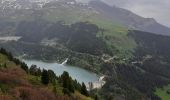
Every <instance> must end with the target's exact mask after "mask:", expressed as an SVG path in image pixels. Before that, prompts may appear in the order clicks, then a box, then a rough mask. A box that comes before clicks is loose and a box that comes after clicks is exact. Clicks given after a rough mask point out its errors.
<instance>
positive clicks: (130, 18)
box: [89, 0, 170, 35]
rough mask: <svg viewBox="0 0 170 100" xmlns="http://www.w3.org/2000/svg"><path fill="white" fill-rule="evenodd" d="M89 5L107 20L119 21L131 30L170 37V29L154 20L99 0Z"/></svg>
mask: <svg viewBox="0 0 170 100" xmlns="http://www.w3.org/2000/svg"><path fill="white" fill-rule="evenodd" d="M89 5H90V6H91V7H93V8H94V9H95V10H96V11H98V12H100V14H101V15H103V16H105V17H106V18H108V19H110V20H117V21H119V22H121V23H122V24H124V25H125V26H127V27H128V28H130V29H136V30H141V31H146V32H151V33H156V34H162V35H170V28H168V27H166V26H163V25H161V24H159V23H157V21H156V20H155V19H153V18H143V17H141V16H138V15H136V14H134V13H132V12H130V11H128V10H126V9H122V8H118V7H116V6H113V7H112V6H109V5H107V4H105V3H103V2H102V1H99V0H94V1H90V3H89Z"/></svg>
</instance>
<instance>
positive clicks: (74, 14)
mask: <svg viewBox="0 0 170 100" xmlns="http://www.w3.org/2000/svg"><path fill="white" fill-rule="evenodd" d="M44 12H48V13H46V14H45V16H44V19H45V20H48V21H52V22H55V21H60V20H64V21H65V22H66V23H67V24H71V23H75V22H79V21H83V22H85V21H88V22H91V23H94V24H96V25H97V26H98V27H99V28H101V29H104V32H103V35H102V33H98V34H97V36H98V37H101V38H103V39H104V40H105V41H106V43H107V45H108V46H109V47H110V48H112V47H115V48H116V49H117V52H116V54H115V55H117V56H118V57H121V58H131V57H132V53H131V52H133V49H134V48H135V47H136V43H135V41H134V40H133V39H132V38H130V37H128V36H127V33H128V29H127V28H125V27H124V26H123V25H122V24H120V23H119V22H117V21H115V20H114V19H113V20H107V19H105V18H104V17H102V15H100V14H98V13H96V12H94V11H91V10H88V9H86V10H85V11H83V10H82V9H80V8H76V7H75V8H72V9H67V8H64V7H58V8H56V9H46V10H44ZM106 37H109V39H108V38H106Z"/></svg>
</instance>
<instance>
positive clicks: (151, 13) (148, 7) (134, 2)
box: [78, 0, 170, 27]
mask: <svg viewBox="0 0 170 100" xmlns="http://www.w3.org/2000/svg"><path fill="white" fill-rule="evenodd" d="M78 1H83V2H87V1H89V0H78ZM102 1H104V2H106V3H108V4H110V5H116V6H118V7H121V8H125V9H128V10H130V11H132V12H134V13H136V14H138V15H140V16H142V17H145V18H154V19H156V20H157V22H159V23H161V24H163V25H166V26H168V27H170V0H102Z"/></svg>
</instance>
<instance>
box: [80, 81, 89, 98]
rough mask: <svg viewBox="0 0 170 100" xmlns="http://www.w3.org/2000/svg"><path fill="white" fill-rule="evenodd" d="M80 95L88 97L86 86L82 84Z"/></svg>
mask: <svg viewBox="0 0 170 100" xmlns="http://www.w3.org/2000/svg"><path fill="white" fill-rule="evenodd" d="M81 94H83V95H85V96H89V94H88V91H87V89H86V85H85V84H84V83H82V87H81Z"/></svg>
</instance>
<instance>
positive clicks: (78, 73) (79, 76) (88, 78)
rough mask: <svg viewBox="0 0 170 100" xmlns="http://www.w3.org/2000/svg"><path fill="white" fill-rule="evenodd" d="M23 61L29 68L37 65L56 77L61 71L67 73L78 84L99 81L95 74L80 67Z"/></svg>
mask: <svg viewBox="0 0 170 100" xmlns="http://www.w3.org/2000/svg"><path fill="white" fill-rule="evenodd" d="M23 61H24V62H25V63H26V64H27V65H28V66H29V67H30V66H31V65H37V67H40V68H41V69H46V70H49V69H50V70H53V71H54V72H55V74H56V75H57V76H59V75H61V74H62V73H63V71H67V72H68V73H69V75H70V76H71V77H72V78H73V79H76V80H77V81H78V82H80V83H82V82H84V83H85V84H87V83H88V82H95V81H98V79H99V76H97V75H96V74H95V73H92V72H89V71H87V70H85V69H83V68H80V67H75V66H69V65H62V64H58V63H49V62H43V61H38V60H23Z"/></svg>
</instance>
